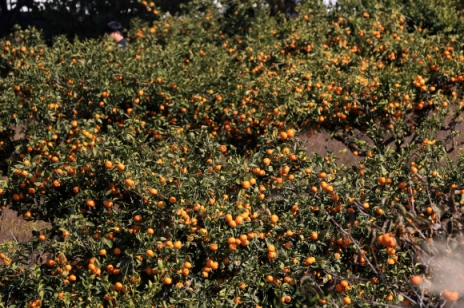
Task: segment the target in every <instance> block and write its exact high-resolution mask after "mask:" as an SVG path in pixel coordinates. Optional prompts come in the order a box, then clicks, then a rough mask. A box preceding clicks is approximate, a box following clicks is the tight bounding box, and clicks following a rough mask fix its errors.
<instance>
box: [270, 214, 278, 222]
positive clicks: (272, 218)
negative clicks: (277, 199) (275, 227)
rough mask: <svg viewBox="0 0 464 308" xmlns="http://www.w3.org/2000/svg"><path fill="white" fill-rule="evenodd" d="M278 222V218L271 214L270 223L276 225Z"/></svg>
mask: <svg viewBox="0 0 464 308" xmlns="http://www.w3.org/2000/svg"><path fill="white" fill-rule="evenodd" d="M278 221H279V216H277V215H276V214H273V215H271V222H272V223H274V224H275V223H277V222H278Z"/></svg>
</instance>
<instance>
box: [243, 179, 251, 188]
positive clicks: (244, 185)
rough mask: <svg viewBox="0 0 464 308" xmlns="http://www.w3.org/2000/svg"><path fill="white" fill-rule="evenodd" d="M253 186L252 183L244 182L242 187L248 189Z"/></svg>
mask: <svg viewBox="0 0 464 308" xmlns="http://www.w3.org/2000/svg"><path fill="white" fill-rule="evenodd" d="M250 186H251V183H250V182H249V181H243V182H242V187H243V188H244V189H248V188H249V187H250Z"/></svg>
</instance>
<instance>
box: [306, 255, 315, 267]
mask: <svg viewBox="0 0 464 308" xmlns="http://www.w3.org/2000/svg"><path fill="white" fill-rule="evenodd" d="M315 262H316V258H314V257H307V258H306V259H305V261H304V264H305V265H307V266H308V265H311V264H314V263H315Z"/></svg>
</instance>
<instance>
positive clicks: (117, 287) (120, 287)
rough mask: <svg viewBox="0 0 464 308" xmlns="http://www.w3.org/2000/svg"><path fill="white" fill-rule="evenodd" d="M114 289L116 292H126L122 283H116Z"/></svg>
mask: <svg viewBox="0 0 464 308" xmlns="http://www.w3.org/2000/svg"><path fill="white" fill-rule="evenodd" d="M113 288H114V290H115V291H123V290H124V286H123V285H122V283H120V282H116V283H115V284H114V285H113Z"/></svg>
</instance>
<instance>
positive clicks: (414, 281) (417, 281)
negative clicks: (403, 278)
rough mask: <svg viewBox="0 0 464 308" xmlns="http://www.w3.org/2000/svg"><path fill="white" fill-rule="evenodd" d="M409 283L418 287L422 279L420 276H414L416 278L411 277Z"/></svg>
mask: <svg viewBox="0 0 464 308" xmlns="http://www.w3.org/2000/svg"><path fill="white" fill-rule="evenodd" d="M409 281H410V283H411V285H413V286H418V285H420V284H422V281H423V279H422V277H421V276H419V275H416V276H412V277H411V279H410V280H409Z"/></svg>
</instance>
